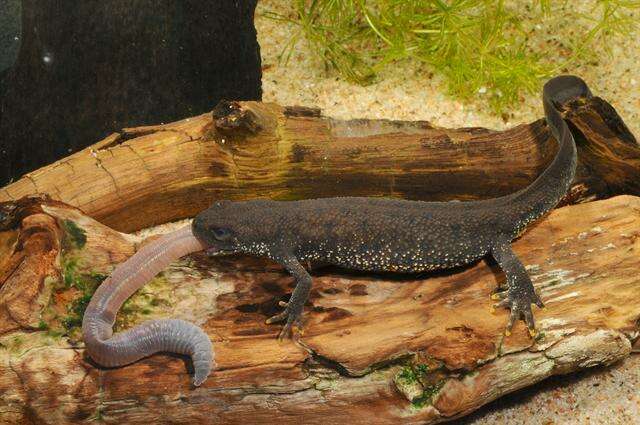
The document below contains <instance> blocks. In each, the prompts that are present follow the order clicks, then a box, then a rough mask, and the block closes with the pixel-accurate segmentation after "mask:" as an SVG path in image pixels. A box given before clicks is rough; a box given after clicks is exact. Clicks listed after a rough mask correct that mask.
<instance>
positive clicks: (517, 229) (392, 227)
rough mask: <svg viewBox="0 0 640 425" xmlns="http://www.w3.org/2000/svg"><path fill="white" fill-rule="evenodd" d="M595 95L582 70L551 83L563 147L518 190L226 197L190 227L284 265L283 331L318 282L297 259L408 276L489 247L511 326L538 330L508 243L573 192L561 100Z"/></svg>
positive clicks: (550, 110) (549, 114) (217, 243)
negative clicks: (431, 197)
mask: <svg viewBox="0 0 640 425" xmlns="http://www.w3.org/2000/svg"><path fill="white" fill-rule="evenodd" d="M589 96H591V93H590V92H589V89H588V87H587V86H586V84H585V83H584V82H583V81H582V80H581V79H579V78H577V77H573V76H561V77H557V78H554V79H552V80H550V81H548V82H547V84H546V85H545V87H544V91H543V103H544V108H545V114H546V118H547V123H548V125H549V127H550V129H551V132H552V134H553V136H554V137H555V138H556V139H557V140H558V143H559V150H558V153H557V154H556V157H555V158H554V160H553V161H552V163H551V164H550V165H549V166H548V167H547V169H545V171H544V172H543V173H542V174H541V175H540V176H538V178H537V179H536V180H535V181H534V182H533V183H532V184H531V185H529V186H528V187H526V188H524V189H522V190H520V191H518V192H516V193H513V194H510V195H507V196H503V197H500V198H495V199H488V200H482V201H471V202H419V201H406V200H399V199H385V198H348V197H347V198H326V199H310V200H303V201H289V202H277V201H270V200H252V201H243V202H232V201H219V202H216V203H215V204H214V205H212V206H211V207H210V208H209V209H207V210H205V211H203V212H202V213H200V214H199V215H198V216H197V217H196V218H195V220H194V221H193V232H194V234H195V235H196V236H197V237H199V238H200V239H201V240H202V241H203V243H205V244H207V245H209V246H210V247H212V249H214V250H221V251H226V252H243V253H248V254H252V255H258V256H264V257H268V258H271V259H273V260H275V261H278V262H280V263H282V264H283V265H285V266H286V267H287V269H288V270H289V271H290V272H291V273H292V274H293V275H294V277H295V278H296V280H297V281H298V285H297V286H296V289H295V290H294V292H293V295H292V301H291V302H290V303H289V304H288V305H287V307H286V309H285V311H284V312H283V313H282V314H280V315H277V316H275V317H274V318H272V319H271V321H279V320H284V319H286V320H287V323H286V325H285V329H284V330H283V332H284V333H285V334H286V333H287V332H288V331H289V329H290V327H291V325H292V324H293V323H295V322H297V321H299V317H300V314H301V313H302V307H303V305H304V302H305V301H306V299H307V295H308V293H309V290H310V287H311V277H310V276H309V274H308V273H307V272H306V271H305V270H304V268H302V266H300V262H304V261H307V260H318V261H321V262H324V263H329V264H335V265H338V266H342V267H346V268H350V269H358V270H368V271H397V272H409V273H410V272H421V271H428V270H436V269H444V268H450V267H455V266H460V265H464V264H469V263H471V262H473V261H475V260H477V259H479V258H482V257H484V256H485V255H487V254H492V255H493V257H494V258H495V259H496V261H497V262H498V264H499V265H500V266H501V267H502V269H503V271H504V272H505V274H506V276H507V282H508V286H509V290H508V293H507V294H503V296H504V298H505V299H504V300H503V301H502V302H501V303H499V305H500V306H505V307H510V308H511V317H510V320H509V323H508V325H507V329H508V330H509V329H510V328H511V326H512V325H513V322H514V321H515V320H516V319H517V318H519V317H521V316H523V317H524V319H525V321H526V322H527V325H528V326H529V328H530V330H532V332H533V329H534V321H533V315H532V313H531V304H536V305H538V306H542V302H541V300H540V299H539V298H538V296H537V295H536V294H535V292H534V290H533V285H532V284H531V281H530V279H529V277H528V275H527V273H526V271H525V270H524V267H523V265H522V264H521V263H520V261H519V260H518V259H517V257H516V256H515V254H514V253H513V251H512V250H511V247H510V242H511V241H512V240H513V239H515V238H516V237H517V236H518V235H519V234H521V233H522V232H523V231H524V230H525V228H526V226H527V225H528V224H529V223H531V222H532V221H534V220H536V219H538V218H539V217H541V216H542V215H544V214H545V213H547V212H548V211H549V210H551V209H552V208H553V207H554V206H555V205H556V204H557V203H558V202H559V201H560V199H561V198H562V197H563V196H564V195H565V194H566V193H567V191H568V189H569V187H570V185H571V182H572V181H573V177H574V175H575V169H576V159H577V158H576V146H575V142H574V140H573V136H572V135H571V132H570V130H569V127H568V126H567V124H566V123H565V122H564V120H563V119H562V117H561V115H560V113H559V111H558V110H557V108H556V105H555V103H564V102H565V101H568V100H571V99H574V98H579V97H589ZM216 233H218V234H217V235H216Z"/></svg>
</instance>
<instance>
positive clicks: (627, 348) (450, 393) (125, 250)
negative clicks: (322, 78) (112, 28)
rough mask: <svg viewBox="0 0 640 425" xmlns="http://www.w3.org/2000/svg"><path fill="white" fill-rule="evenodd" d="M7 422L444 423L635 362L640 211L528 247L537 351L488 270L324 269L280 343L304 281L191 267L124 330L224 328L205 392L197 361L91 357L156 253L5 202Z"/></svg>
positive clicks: (2, 397) (179, 271)
mask: <svg viewBox="0 0 640 425" xmlns="http://www.w3.org/2000/svg"><path fill="white" fill-rule="evenodd" d="M2 211H3V219H2V222H0V224H1V226H2V229H3V230H2V232H0V344H1V346H0V423H20V424H29V423H33V424H36V423H37V424H41V423H52V424H64V423H75V422H83V421H97V422H101V421H103V422H105V423H186V422H196V423H204V422H208V423H225V424H233V423H238V424H240V423H273V422H276V421H277V422H278V423H292V424H294V423H295V424H298V423H306V424H326V423H362V424H369V423H376V424H378V423H380V424H387V423H388V424H396V423H434V422H438V421H443V420H448V419H451V418H455V417H459V416H462V415H465V414H467V413H469V412H471V411H473V410H474V409H477V408H478V407H479V406H481V405H483V404H485V403H487V402H489V401H491V400H493V399H495V398H497V397H500V396H501V395H503V394H506V393H509V392H512V391H515V390H516V389H518V388H522V387H525V386H528V385H531V384H533V383H535V382H538V381H540V380H542V379H544V378H546V377H548V376H551V375H555V374H564V373H568V372H571V371H575V370H578V369H582V368H587V367H592V366H597V365H606V364H610V363H612V362H615V361H617V360H619V359H622V358H624V357H625V356H627V355H628V354H629V353H630V352H631V350H632V345H633V342H634V341H635V340H636V339H637V337H638V330H639V329H638V328H639V326H638V318H639V317H640V305H639V304H638V303H637V302H634V301H632V300H637V299H638V298H639V297H640V281H639V279H640V278H639V277H638V269H639V268H640V255H638V253H639V251H640V198H638V197H634V196H619V197H615V198H611V199H608V200H604V201H596V202H589V203H584V204H579V205H572V206H566V207H564V208H560V209H557V210H555V211H553V212H552V213H551V214H550V215H549V216H548V217H547V218H545V219H544V220H543V221H541V222H539V223H538V224H537V225H535V226H534V227H533V228H532V229H531V230H530V231H528V232H527V233H525V235H524V236H523V237H522V238H521V239H520V240H518V241H517V242H516V243H515V244H514V249H515V251H516V252H517V254H518V256H519V257H520V258H521V259H522V260H523V262H524V264H526V266H527V268H528V270H529V272H530V274H531V275H532V278H533V281H534V284H535V286H536V287H537V290H538V291H539V293H540V294H541V297H542V299H543V300H544V301H545V303H546V304H547V308H546V309H545V310H537V311H536V312H535V313H536V318H537V321H538V326H539V329H540V331H541V332H540V334H539V336H538V337H537V338H536V339H535V340H534V341H532V340H531V339H530V338H529V336H528V333H527V331H526V328H525V327H524V325H523V324H522V323H518V324H517V326H516V327H515V329H514V332H513V334H512V335H511V336H510V337H504V335H503V333H502V332H503V329H504V325H505V322H506V319H507V312H506V311H498V312H495V313H493V314H492V313H491V312H490V306H491V303H492V302H491V300H490V298H489V296H490V294H491V292H492V291H493V290H494V288H495V287H496V284H497V283H498V282H499V281H501V280H502V275H501V274H500V273H498V271H497V270H496V268H495V267H494V266H493V265H492V264H488V263H486V262H485V261H482V262H479V263H477V264H475V265H473V266H471V267H467V268H464V269H460V270H457V271H453V272H448V273H439V274H435V275H434V274H431V275H422V276H405V277H400V276H398V275H387V276H375V275H370V274H358V273H352V272H346V271H343V270H338V269H333V268H321V269H318V270H316V271H315V272H314V275H315V279H314V289H313V292H312V295H311V298H310V302H309V304H308V305H307V313H306V317H305V322H306V327H305V332H304V334H303V335H301V336H300V338H299V340H298V341H297V342H295V341H290V340H288V341H284V342H278V341H277V340H276V335H277V332H278V330H279V328H278V327H277V326H270V325H266V324H265V323H264V320H265V318H266V317H268V316H270V315H272V314H273V313H274V312H275V311H276V309H277V307H276V306H277V304H278V301H279V300H282V299H284V298H285V296H286V294H287V293H288V292H290V291H291V288H292V283H293V282H292V280H291V278H290V277H289V276H288V274H287V273H286V272H285V271H284V270H282V269H280V268H279V266H277V265H275V264H273V263H269V262H267V261H264V260H259V259H255V258H250V257H243V256H233V257H221V258H213V259H212V258H208V257H206V256H205V255H203V254H194V255H192V256H190V257H186V258H184V259H182V260H180V261H178V262H176V263H174V264H173V265H171V266H170V267H169V268H168V269H167V270H165V271H164V272H163V273H161V274H160V275H159V276H158V277H156V278H155V279H154V280H153V281H152V282H151V283H150V284H148V285H147V286H146V287H145V288H143V289H142V290H140V291H139V292H138V293H137V294H135V295H134V296H133V297H132V298H131V300H130V301H129V302H128V303H127V304H125V306H124V307H123V309H122V311H121V314H120V315H119V318H118V322H117V327H118V328H120V329H122V328H126V327H129V326H131V325H133V324H135V323H139V322H140V321H142V320H146V319H149V318H155V317H181V318H184V319H187V320H191V321H194V322H196V323H198V324H200V325H201V326H203V328H204V329H205V330H206V331H207V333H208V334H209V336H210V337H211V339H212V341H213V342H214V347H215V351H216V360H217V370H215V371H214V373H213V374H212V376H210V377H209V379H208V380H207V381H206V382H205V384H204V385H203V386H202V387H199V388H196V389H194V388H192V387H191V386H190V376H189V374H188V368H189V364H188V362H187V361H185V359H184V358H181V357H177V356H172V355H162V354H159V355H154V356H152V357H150V358H147V359H145V360H142V361H140V362H138V363H135V364H133V365H130V366H127V367H123V368H117V369H104V368H99V367H97V366H96V365H95V364H93V363H92V362H91V361H90V360H88V359H87V357H86V356H85V355H84V353H83V349H82V342H81V339H80V335H79V328H78V327H79V325H80V317H81V314H82V308H83V305H85V304H86V302H87V300H88V298H89V297H90V294H91V292H92V291H93V290H94V289H95V287H96V285H98V284H99V282H100V281H101V280H102V279H103V278H104V276H105V275H106V274H108V273H109V272H110V271H111V270H112V268H113V267H114V265H115V264H117V263H119V262H121V261H123V260H124V259H125V258H127V257H128V256H130V255H131V254H132V253H133V252H134V251H135V250H136V249H137V247H139V246H140V244H142V243H144V241H143V239H142V238H141V237H138V236H133V235H127V234H122V233H119V232H116V231H114V230H112V229H110V228H108V227H106V226H104V225H102V224H100V223H98V222H97V221H95V220H93V219H91V218H89V217H87V216H86V215H84V214H83V213H81V212H80V211H79V210H77V209H75V208H73V207H69V206H66V205H64V204H62V203H60V202H55V201H46V200H43V199H41V198H37V197H33V198H27V199H23V200H21V201H19V202H15V203H5V204H3V205H2Z"/></svg>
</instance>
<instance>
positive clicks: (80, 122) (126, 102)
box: [0, 0, 262, 186]
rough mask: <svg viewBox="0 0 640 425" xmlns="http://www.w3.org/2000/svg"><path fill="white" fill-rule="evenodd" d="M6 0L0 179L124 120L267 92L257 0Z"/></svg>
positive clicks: (158, 117) (180, 113) (168, 116)
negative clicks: (257, 25)
mask: <svg viewBox="0 0 640 425" xmlns="http://www.w3.org/2000/svg"><path fill="white" fill-rule="evenodd" d="M0 2H2V3H0V17H1V18H0V19H1V20H2V21H1V22H0V42H1V43H2V50H1V52H2V53H1V59H0V60H1V61H2V62H1V64H2V66H1V67H0V69H4V70H3V71H0V186H2V185H4V184H6V183H8V182H10V181H12V180H17V179H19V178H20V177H21V176H22V175H24V174H25V173H28V172H30V171H33V170H35V169H37V168H40V167H42V166H44V165H47V164H50V163H52V162H54V161H56V160H58V159H60V158H63V157H65V156H67V155H69V154H70V153H73V152H76V151H78V150H81V149H83V148H84V147H86V146H89V145H91V144H93V143H95V142H97V141H99V140H101V139H102V138H104V137H106V136H107V135H109V134H111V133H113V132H117V131H119V130H120V129H122V128H124V127H134V126H139V125H150V124H159V123H165V122H171V121H175V120H179V119H182V118H185V117H188V116H193V115H198V114H201V113H204V112H207V111H211V110H212V109H213V108H214V107H215V106H216V104H217V103H218V102H219V101H220V100H222V99H225V100H260V99H261V97H262V90H261V76H262V75H261V74H262V73H261V67H260V49H259V46H258V42H257V38H256V30H255V27H254V25H253V17H254V11H255V7H256V2H257V0H242V1H239V0H216V1H203V0H127V1H123V0H99V1H98V0H63V1H62V0H21V1H20V0H0ZM20 27H21V29H20ZM16 37H18V40H16ZM18 47H19V48H20V51H19V53H18V54H16V53H17V48H18Z"/></svg>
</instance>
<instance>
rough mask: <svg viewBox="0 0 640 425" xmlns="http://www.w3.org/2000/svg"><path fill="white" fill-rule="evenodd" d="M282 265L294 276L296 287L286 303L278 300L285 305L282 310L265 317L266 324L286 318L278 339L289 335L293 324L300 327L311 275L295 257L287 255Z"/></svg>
mask: <svg viewBox="0 0 640 425" xmlns="http://www.w3.org/2000/svg"><path fill="white" fill-rule="evenodd" d="M282 265H283V266H284V267H285V268H286V269H287V271H288V272H289V273H291V275H292V276H293V277H294V279H295V281H296V287H295V288H294V290H293V294H291V298H290V299H289V302H288V303H285V302H280V306H282V307H285V309H284V311H283V312H282V313H279V314H276V315H275V316H272V317H270V318H269V319H267V324H271V323H277V322H282V321H284V320H286V322H285V324H284V327H283V328H282V331H280V334H279V335H278V339H283V338H286V337H289V336H290V335H291V329H292V327H293V325H296V326H297V327H298V329H300V328H302V321H301V320H302V312H303V310H304V305H305V303H306V302H307V299H308V298H309V292H311V275H310V274H309V273H308V272H307V271H306V270H305V268H304V267H302V264H300V262H299V261H298V260H297V259H296V258H294V257H288V258H286V259H285V260H284V261H283V262H282Z"/></svg>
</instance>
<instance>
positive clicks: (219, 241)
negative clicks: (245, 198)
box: [191, 201, 250, 255]
mask: <svg viewBox="0 0 640 425" xmlns="http://www.w3.org/2000/svg"><path fill="white" fill-rule="evenodd" d="M248 212H249V211H247V208H246V207H245V205H244V203H242V202H232V201H217V202H215V203H214V204H213V205H212V206H211V207H209V208H207V209H206V210H204V211H202V212H201V213H200V214H198V215H197V216H196V217H195V218H194V219H193V222H192V224H191V229H192V232H193V235H194V236H195V237H196V238H198V239H199V240H200V241H201V242H203V243H204V244H205V245H206V246H207V250H206V251H207V254H209V255H227V254H234V253H238V252H241V251H242V247H243V246H244V243H245V242H246V241H247V239H250V238H248V236H250V235H248V234H245V233H247V232H248V229H249V227H248V226H245V225H244V223H245V222H246V221H248V220H249V219H250V218H249V217H248V215H249V214H248Z"/></svg>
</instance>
